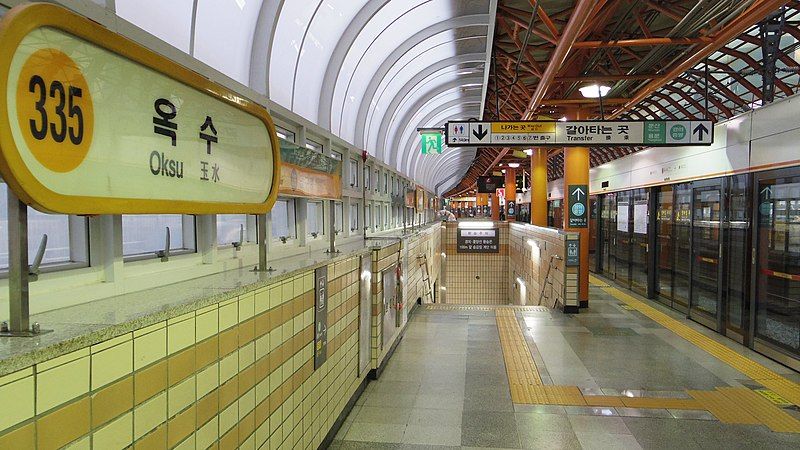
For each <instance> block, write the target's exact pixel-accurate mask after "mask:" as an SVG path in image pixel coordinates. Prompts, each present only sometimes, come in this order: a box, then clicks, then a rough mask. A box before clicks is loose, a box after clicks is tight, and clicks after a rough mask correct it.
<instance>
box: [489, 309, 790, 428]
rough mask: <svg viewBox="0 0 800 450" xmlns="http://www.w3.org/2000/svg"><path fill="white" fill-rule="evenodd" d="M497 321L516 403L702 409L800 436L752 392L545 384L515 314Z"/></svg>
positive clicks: (499, 315) (502, 314) (499, 313)
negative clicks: (597, 391) (680, 393)
mask: <svg viewBox="0 0 800 450" xmlns="http://www.w3.org/2000/svg"><path fill="white" fill-rule="evenodd" d="M618 298H619V297H618ZM634 300H635V299H634ZM637 301H638V300H637ZM640 303H641V302H640ZM637 309H638V308H637ZM656 312H658V311H656ZM495 320H496V322H497V330H498V332H499V334H500V344H501V347H502V348H503V359H504V362H505V365H506V373H507V375H508V382H509V388H510V390H511V400H512V401H513V402H514V403H520V404H535V405H560V406H587V407H607V408H614V407H626V408H647V409H651V408H652V409H682V410H700V411H708V412H710V413H711V414H713V415H714V416H715V417H716V418H717V419H719V420H720V421H721V422H723V423H729V424H749V425H755V424H764V425H766V426H767V427H769V428H770V429H771V430H773V431H779V432H791V433H800V421H798V420H797V419H795V418H794V417H792V416H790V415H789V414H787V413H786V412H784V411H783V410H781V409H780V408H778V407H777V406H775V405H774V404H773V403H771V402H770V401H769V400H767V399H766V398H764V397H762V396H761V395H759V394H757V393H755V392H753V391H751V390H750V389H747V388H731V387H724V388H717V390H716V391H687V393H688V394H689V395H690V396H691V397H692V398H661V397H658V398H651V397H627V396H611V395H583V393H582V392H581V390H580V389H579V388H578V387H577V386H553V385H543V384H542V380H541V377H540V375H539V371H538V370H537V368H536V364H535V363H534V361H533V357H532V356H531V353H530V349H529V348H528V343H527V342H526V341H525V336H524V334H523V333H522V329H521V328H520V326H519V322H517V317H516V314H515V313H514V311H513V310H510V309H497V310H495ZM670 320H674V319H671V318H670ZM676 322H677V321H676ZM662 325H663V324H662ZM681 325H682V324H681ZM667 328H669V327H667ZM753 364H756V363H753ZM762 367H763V366H762ZM765 370H766V369H765ZM787 381H788V380H787Z"/></svg>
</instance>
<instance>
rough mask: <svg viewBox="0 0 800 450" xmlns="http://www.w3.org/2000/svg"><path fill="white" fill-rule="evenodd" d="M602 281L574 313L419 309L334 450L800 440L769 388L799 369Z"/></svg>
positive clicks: (792, 384) (787, 381)
mask: <svg viewBox="0 0 800 450" xmlns="http://www.w3.org/2000/svg"><path fill="white" fill-rule="evenodd" d="M603 284H604V282H603V280H602V279H597V278H595V279H593V284H592V286H591V288H590V303H589V304H590V307H589V308H588V309H586V310H581V313H580V314H578V315H565V314H562V313H560V312H558V311H549V310H541V309H540V308H531V309H529V310H525V309H521V308H488V307H487V308H476V307H464V308H459V307H451V306H445V307H441V306H438V305H437V307H434V308H430V309H428V308H418V309H417V312H416V313H415V314H414V316H413V318H412V320H411V322H410V323H409V325H408V328H407V330H406V333H405V337H404V338H403V340H402V341H401V342H400V344H399V345H398V347H397V349H396V351H395V353H394V355H393V356H392V357H391V359H390V360H389V362H388V363H387V366H386V369H385V371H384V372H383V374H382V375H381V377H380V379H379V380H378V381H373V382H371V383H370V384H369V385H368V386H367V389H366V391H365V393H364V394H363V395H362V396H361V398H360V399H359V400H358V402H357V404H356V406H355V407H354V409H353V410H352V412H351V413H350V414H349V416H348V417H347V419H346V421H345V423H344V425H343V426H342V428H341V430H340V431H339V433H338V435H337V436H336V439H335V440H334V443H333V445H332V446H331V448H334V449H350V448H365V449H367V448H368V449H382V448H387V449H390V448H391V449H395V448H472V447H481V448H486V447H489V448H512V449H518V448H576V449H577V448H587V449H594V448H597V449H613V448H680V449H681V450H687V449H697V448H720V449H734V448H773V447H784V448H792V447H794V448H798V447H800V420H798V419H800V408H798V407H797V406H788V405H781V403H789V404H790V403H793V402H791V401H787V400H786V398H785V397H784V398H783V401H782V400H781V398H779V397H781V396H780V395H775V392H774V391H773V390H768V389H766V388H765V386H764V383H765V382H768V384H769V383H771V384H772V385H774V386H776V390H778V391H780V392H782V393H784V394H785V395H786V396H789V397H791V396H793V395H795V394H796V392H797V391H798V389H800V385H798V384H797V383H800V375H798V374H797V373H796V372H793V371H792V370H790V369H788V368H786V367H784V366H781V365H779V364H777V363H774V362H772V361H771V360H769V359H767V358H764V357H762V356H761V355H759V354H757V353H755V352H752V351H750V350H749V349H747V348H745V347H742V346H740V345H738V344H735V343H733V342H732V341H730V340H728V339H726V338H724V337H721V336H719V335H716V334H715V333H713V332H711V331H709V330H706V329H704V328H703V327H701V326H699V325H697V324H694V323H693V322H690V321H688V320H686V319H685V318H682V317H681V316H679V315H678V314H676V313H674V312H673V311H670V310H667V309H665V308H661V307H659V306H656V305H655V304H654V303H653V302H649V301H647V300H643V299H641V298H640V297H637V296H635V295H631V294H630V293H629V292H623V291H620V290H617V289H614V288H613V287H608V286H603ZM637 302H638V303H637ZM648 308H649V309H648ZM654 319H656V320H657V321H656V320H654ZM720 344H721V345H720ZM734 367H736V368H734ZM756 380H760V381H756ZM765 380H766V381H765ZM757 390H763V391H765V393H766V394H767V395H768V396H769V397H771V398H772V400H767V396H765V395H762V394H761V393H758V392H757ZM769 394H771V395H769ZM793 400H796V399H794V398H793ZM773 430H784V431H783V432H778V431H773Z"/></svg>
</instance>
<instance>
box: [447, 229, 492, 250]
mask: <svg viewBox="0 0 800 450" xmlns="http://www.w3.org/2000/svg"><path fill="white" fill-rule="evenodd" d="M456 244H457V251H458V253H499V252H500V230H499V229H497V228H490V229H485V230H470V229H463V228H459V229H458V233H457V234H456Z"/></svg>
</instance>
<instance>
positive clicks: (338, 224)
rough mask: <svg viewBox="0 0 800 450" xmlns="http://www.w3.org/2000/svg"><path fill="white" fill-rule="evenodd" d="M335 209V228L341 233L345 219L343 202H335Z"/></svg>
mask: <svg viewBox="0 0 800 450" xmlns="http://www.w3.org/2000/svg"><path fill="white" fill-rule="evenodd" d="M333 208H334V213H333V216H334V221H333V227H334V229H335V230H336V231H337V232H339V233H341V232H342V219H343V218H344V204H343V203H342V202H335V203H334V205H333Z"/></svg>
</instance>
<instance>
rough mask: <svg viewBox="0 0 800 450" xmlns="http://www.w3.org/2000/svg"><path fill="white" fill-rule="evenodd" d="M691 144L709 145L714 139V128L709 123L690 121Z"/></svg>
mask: <svg viewBox="0 0 800 450" xmlns="http://www.w3.org/2000/svg"><path fill="white" fill-rule="evenodd" d="M691 130H692V139H691V142H692V144H710V143H711V142H712V141H713V137H714V126H713V125H712V124H711V122H709V121H705V120H703V121H696V120H693V121H692V125H691Z"/></svg>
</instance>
